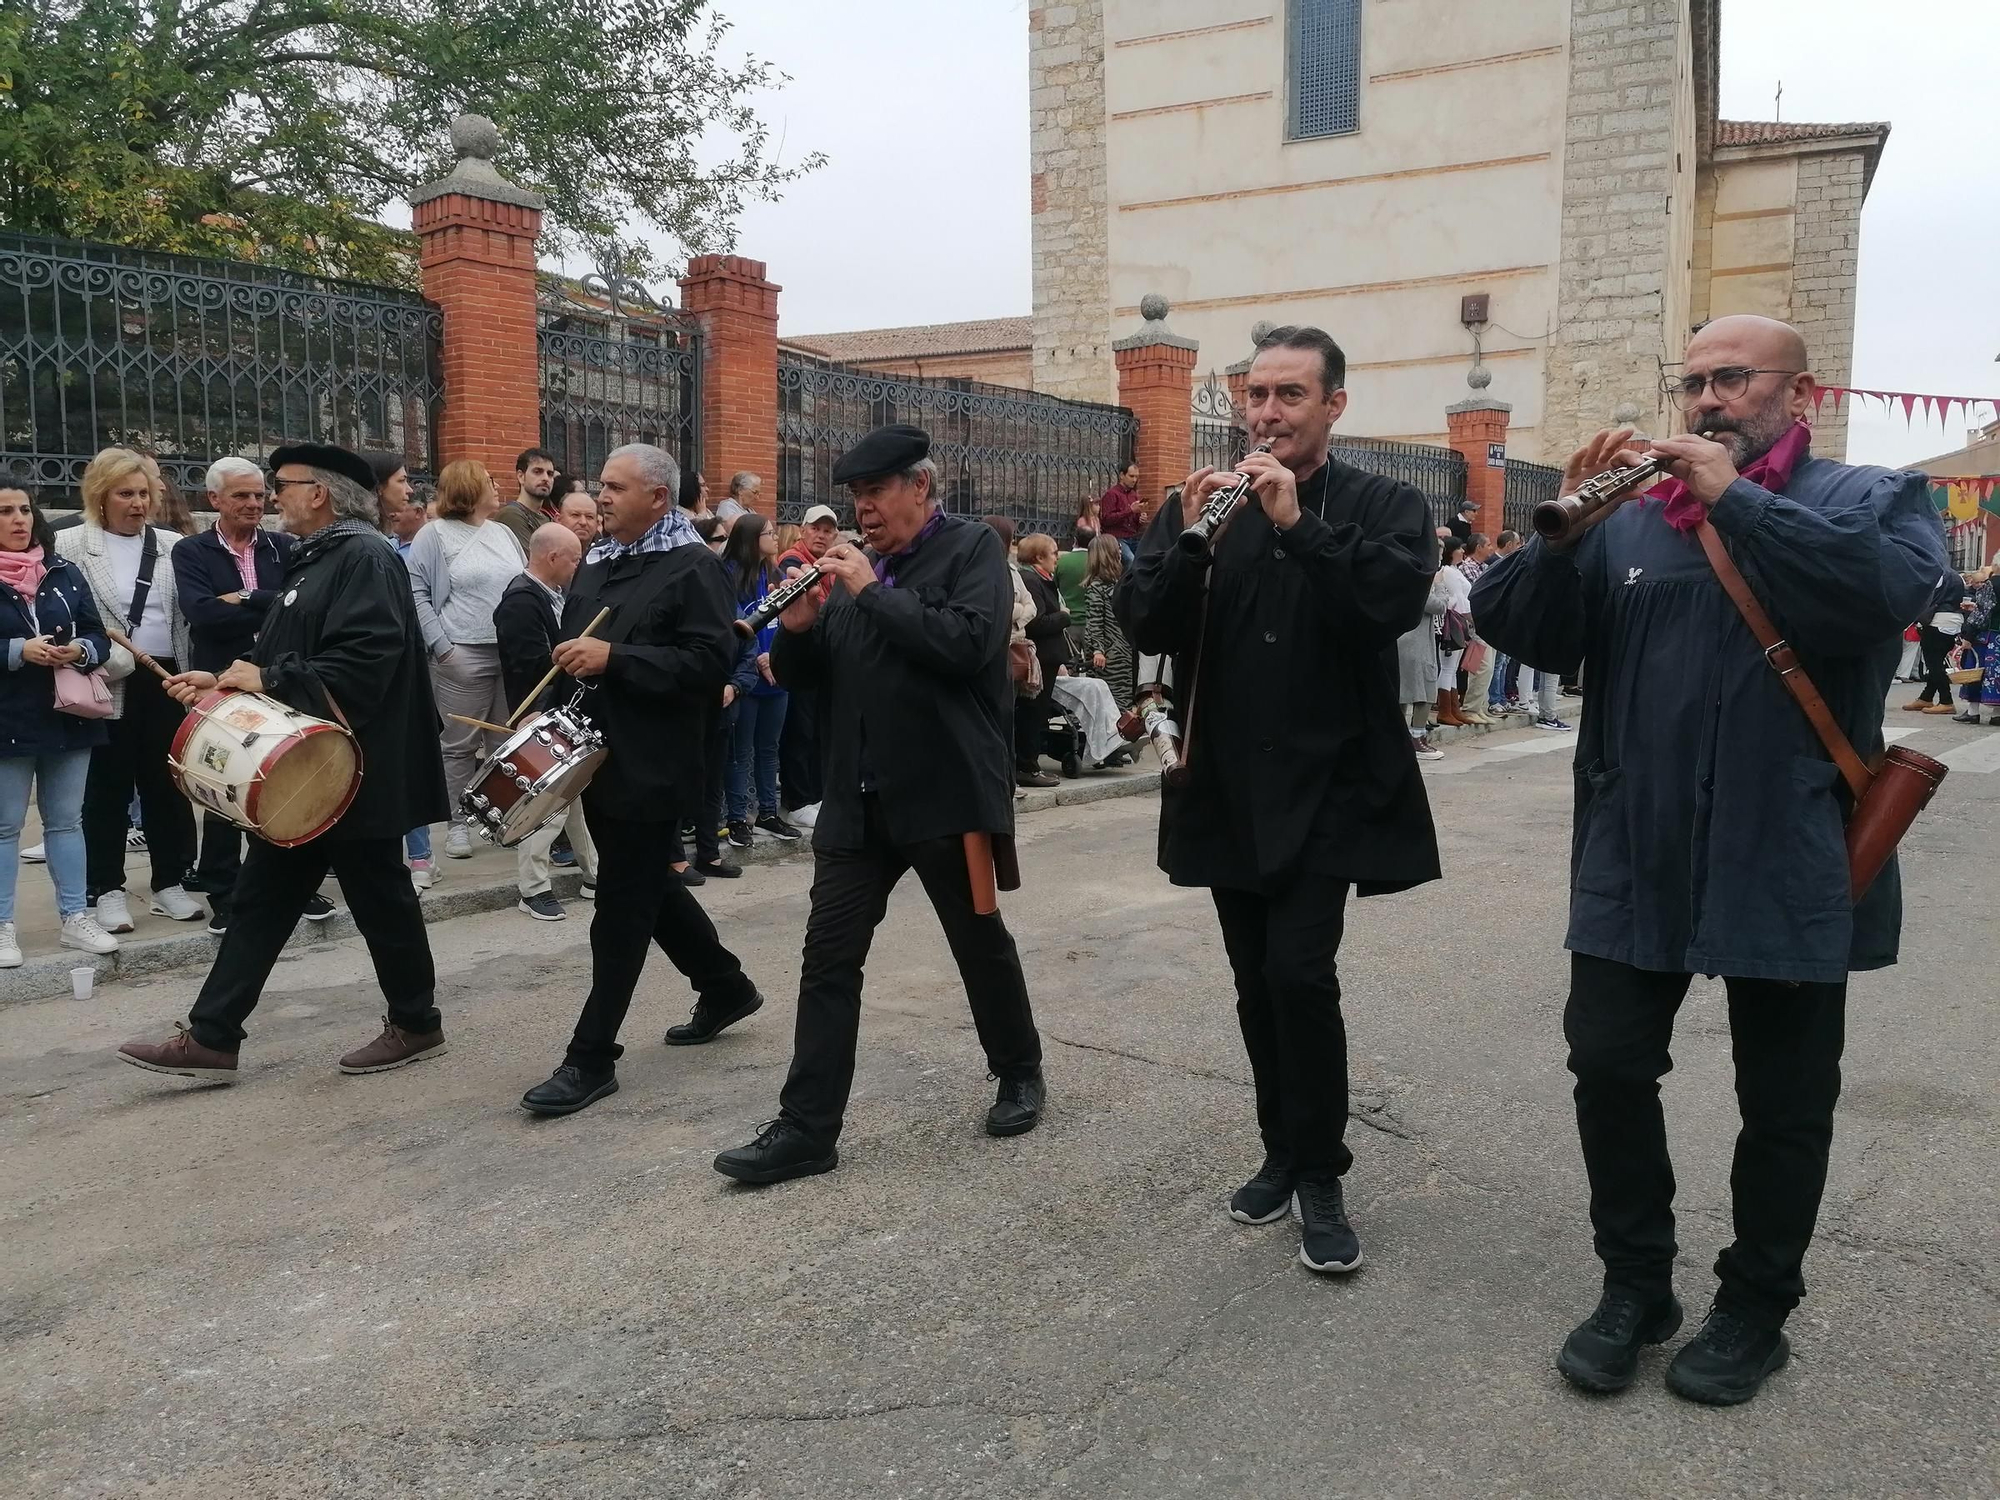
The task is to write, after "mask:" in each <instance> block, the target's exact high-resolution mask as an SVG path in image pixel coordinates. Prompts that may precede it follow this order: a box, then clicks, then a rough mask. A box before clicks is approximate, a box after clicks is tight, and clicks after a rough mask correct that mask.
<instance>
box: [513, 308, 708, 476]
mask: <svg viewBox="0 0 2000 1500" xmlns="http://www.w3.org/2000/svg"><path fill="white" fill-rule="evenodd" d="M538 321H539V323H540V325H541V326H540V328H539V330H538V331H537V334H536V339H535V343H536V346H537V349H538V351H539V353H540V365H541V402H542V446H543V447H544V448H546V449H548V450H549V452H551V453H553V454H554V455H555V459H556V465H557V467H559V468H560V469H562V471H563V472H564V473H566V474H575V475H578V476H580V477H582V478H585V479H589V480H593V481H594V480H595V479H596V478H597V473H598V470H599V469H601V468H603V466H604V459H605V456H606V455H607V454H609V453H610V452H611V450H612V449H614V448H617V447H620V446H621V445H623V444H625V443H651V444H653V445H654V446H655V447H660V448H664V449H666V450H667V451H668V452H669V453H671V454H673V456H674V457H675V458H676V459H678V460H679V461H680V465H681V471H682V472H683V473H690V472H696V473H698V472H699V471H700V469H701V331H700V329H699V327H698V326H697V325H696V324H695V323H694V322H693V321H692V320H688V319H683V318H682V317H680V316H679V315H678V314H675V313H672V312H652V313H645V314H638V315H634V316H630V317H625V316H617V315H613V316H602V317H593V316H585V315H578V314H576V313H572V312H568V311H564V310H562V309H560V308H552V307H547V306H544V307H543V308H542V309H541V311H540V313H539V315H538Z"/></svg>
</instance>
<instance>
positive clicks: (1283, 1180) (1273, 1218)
mask: <svg viewBox="0 0 2000 1500" xmlns="http://www.w3.org/2000/svg"><path fill="white" fill-rule="evenodd" d="M1298 1184H1299V1178H1298V1174H1297V1173H1296V1172H1294V1171H1293V1170H1292V1169H1291V1168H1290V1167H1289V1166H1287V1165H1286V1164H1285V1163H1283V1162H1281V1161H1279V1160H1278V1159H1277V1158H1276V1157H1274V1156H1267V1157H1265V1158H1264V1165H1263V1166H1261V1167H1259V1168H1258V1169H1257V1175H1256V1176H1255V1177H1253V1178H1251V1179H1250V1180H1249V1181H1248V1182H1246V1183H1244V1184H1243V1186H1242V1187H1240V1188H1238V1189H1237V1190H1236V1191H1235V1192H1234V1193H1233V1194H1231V1195H1230V1198H1229V1217H1230V1218H1232V1219H1234V1220H1235V1221H1236V1222H1237V1223H1239V1224H1275V1223H1277V1222H1278V1220H1280V1219H1282V1218H1284V1216H1285V1215H1286V1214H1288V1213H1290V1212H1291V1211H1292V1189H1294V1188H1295V1187H1297V1186H1298Z"/></svg>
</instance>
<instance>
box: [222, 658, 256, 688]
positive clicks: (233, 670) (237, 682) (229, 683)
mask: <svg viewBox="0 0 2000 1500" xmlns="http://www.w3.org/2000/svg"><path fill="white" fill-rule="evenodd" d="M215 685H216V686H217V687H219V688H225V689H226V688H234V689H235V690H236V691H237V692H239V693H261V692H263V691H264V674H263V673H262V672H260V671H259V670H258V669H257V666H256V664H255V663H253V662H247V661H244V660H242V659H241V658H238V659H237V660H236V661H233V662H231V663H230V664H229V665H228V666H226V667H224V668H223V669H222V675H221V676H220V677H218V678H216V679H215Z"/></svg>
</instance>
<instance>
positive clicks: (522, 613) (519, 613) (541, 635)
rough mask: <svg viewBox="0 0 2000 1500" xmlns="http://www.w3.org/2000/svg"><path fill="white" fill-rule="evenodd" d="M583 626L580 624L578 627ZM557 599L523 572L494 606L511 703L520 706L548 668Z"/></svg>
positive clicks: (505, 685)
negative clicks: (552, 597)
mask: <svg viewBox="0 0 2000 1500" xmlns="http://www.w3.org/2000/svg"><path fill="white" fill-rule="evenodd" d="M579 628H580V627H579ZM556 629H557V625H556V602H555V600H553V599H551V598H550V597H549V591H548V590H547V589H545V588H543V587H542V585H541V583H540V582H538V581H537V580H536V579H535V578H533V577H531V576H530V575H528V574H526V573H523V574H521V575H520V576H519V577H517V578H516V579H514V581H513V582H512V583H510V584H508V585H507V587H506V589H505V590H504V591H503V592H502V593H501V595H500V602H499V603H498V604H496V605H494V606H493V638H494V644H496V645H497V646H498V647H499V648H500V685H501V686H502V687H503V688H505V689H506V691H507V702H508V705H509V706H510V707H513V708H519V707H520V706H521V700H522V699H524V698H526V697H527V696H528V694H529V692H530V691H531V690H532V689H533V688H534V686H535V684H536V683H538V682H540V681H541V680H542V678H543V677H544V676H545V675H546V674H547V673H548V670H549V652H550V650H551V649H553V647H554V646H555V643H556Z"/></svg>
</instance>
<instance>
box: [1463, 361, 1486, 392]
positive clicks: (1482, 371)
mask: <svg viewBox="0 0 2000 1500" xmlns="http://www.w3.org/2000/svg"><path fill="white" fill-rule="evenodd" d="M1465 383H1466V384H1467V385H1469V386H1471V387H1472V388H1473V389H1474V390H1475V391H1483V390H1485V389H1486V387H1488V386H1489V385H1491V384H1493V372H1492V371H1491V370H1489V369H1487V368H1486V366H1484V365H1474V366H1473V367H1472V368H1471V369H1469V370H1467V371H1466V372H1465Z"/></svg>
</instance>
